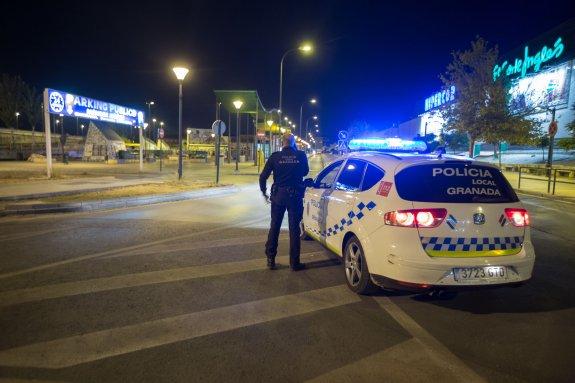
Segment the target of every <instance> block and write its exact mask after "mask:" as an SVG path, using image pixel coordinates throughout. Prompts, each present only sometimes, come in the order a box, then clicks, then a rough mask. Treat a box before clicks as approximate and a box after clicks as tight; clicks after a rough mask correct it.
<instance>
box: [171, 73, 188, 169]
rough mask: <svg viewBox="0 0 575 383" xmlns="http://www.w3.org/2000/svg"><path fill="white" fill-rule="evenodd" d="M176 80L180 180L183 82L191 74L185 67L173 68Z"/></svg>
mask: <svg viewBox="0 0 575 383" xmlns="http://www.w3.org/2000/svg"><path fill="white" fill-rule="evenodd" d="M172 70H173V71H174V74H175V75H176V78H177V79H178V85H179V87H178V89H179V92H178V101H179V105H178V106H179V108H178V180H181V179H182V98H183V95H182V82H183V81H184V79H185V78H186V75H187V74H188V72H189V69H188V68H183V67H174V68H172Z"/></svg>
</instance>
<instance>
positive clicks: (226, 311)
mask: <svg viewBox="0 0 575 383" xmlns="http://www.w3.org/2000/svg"><path fill="white" fill-rule="evenodd" d="M356 302H361V299H360V297H359V296H358V295H356V294H354V293H352V292H351V291H349V289H348V288H347V286H345V285H338V286H334V287H328V288H323V289H318V290H312V291H306V292H303V293H298V294H293V295H284V296H280V297H274V298H268V299H263V300H259V301H252V302H247V303H242V304H238V305H233V306H226V307H220V308H216V309H212V310H207V311H201V312H195V313H191V314H184V315H179V316H175V317H170V318H164V319H160V320H155V321H149V322H144V323H139V324H135V325H130V326H125V327H118V328H114V329H109V330H103V331H97V332H93V333H88V334H84V335H77V336H72V337H69V338H62V339H56V340H52V341H47V342H41V343H36V344H31V345H27V346H22V347H17V348H13V349H8V350H3V351H0V365H2V366H13V367H33V368H52V369H55V368H65V367H71V366H76V365H78V364H81V363H88V362H93V361H95V360H100V359H104V358H109V357H112V356H116V355H122V354H127V353H130V352H135V351H139V350H144V349H149V348H152V347H158V346H162V345H166V344H170V343H175V342H180V341H183V340H188V339H193V338H197V337H200V336H205V335H210V334H216V333H221V332H224V331H230V330H235V329H239V328H242V327H247V326H253V325H257V324H260V323H265V322H269V321H273V320H279V319H285V318H289V317H293V316H296V315H302V314H307V313H312V312H315V311H319V310H325V309H330V308H334V307H338V306H343V305H347V304H351V303H356Z"/></svg>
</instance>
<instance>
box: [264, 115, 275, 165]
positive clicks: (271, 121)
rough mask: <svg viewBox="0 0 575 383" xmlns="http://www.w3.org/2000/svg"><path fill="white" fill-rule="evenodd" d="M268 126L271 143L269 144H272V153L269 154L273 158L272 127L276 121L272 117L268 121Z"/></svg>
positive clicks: (270, 146)
mask: <svg viewBox="0 0 575 383" xmlns="http://www.w3.org/2000/svg"><path fill="white" fill-rule="evenodd" d="M266 124H267V125H268V127H269V129H270V142H269V144H270V145H269V148H270V152H269V155H270V156H271V154H272V126H273V124H274V120H272V119H271V116H270V118H268V120H267V121H266ZM268 157H269V156H268Z"/></svg>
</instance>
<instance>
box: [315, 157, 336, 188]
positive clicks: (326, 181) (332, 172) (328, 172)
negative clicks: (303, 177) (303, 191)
mask: <svg viewBox="0 0 575 383" xmlns="http://www.w3.org/2000/svg"><path fill="white" fill-rule="evenodd" d="M342 163H343V161H337V162H334V163H333V164H331V165H329V166H328V167H327V168H325V169H323V170H322V171H321V173H319V175H318V176H317V178H316V179H315V182H314V187H316V188H320V189H330V188H331V187H332V185H333V183H334V181H335V177H337V173H339V169H340V168H341V164H342Z"/></svg>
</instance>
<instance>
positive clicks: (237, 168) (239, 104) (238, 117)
mask: <svg viewBox="0 0 575 383" xmlns="http://www.w3.org/2000/svg"><path fill="white" fill-rule="evenodd" d="M233 104H234V108H236V133H237V135H238V137H237V138H236V173H238V172H239V171H240V170H239V161H240V143H241V138H240V109H241V107H242V105H243V104H244V102H243V101H242V100H236V101H234V102H233Z"/></svg>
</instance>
